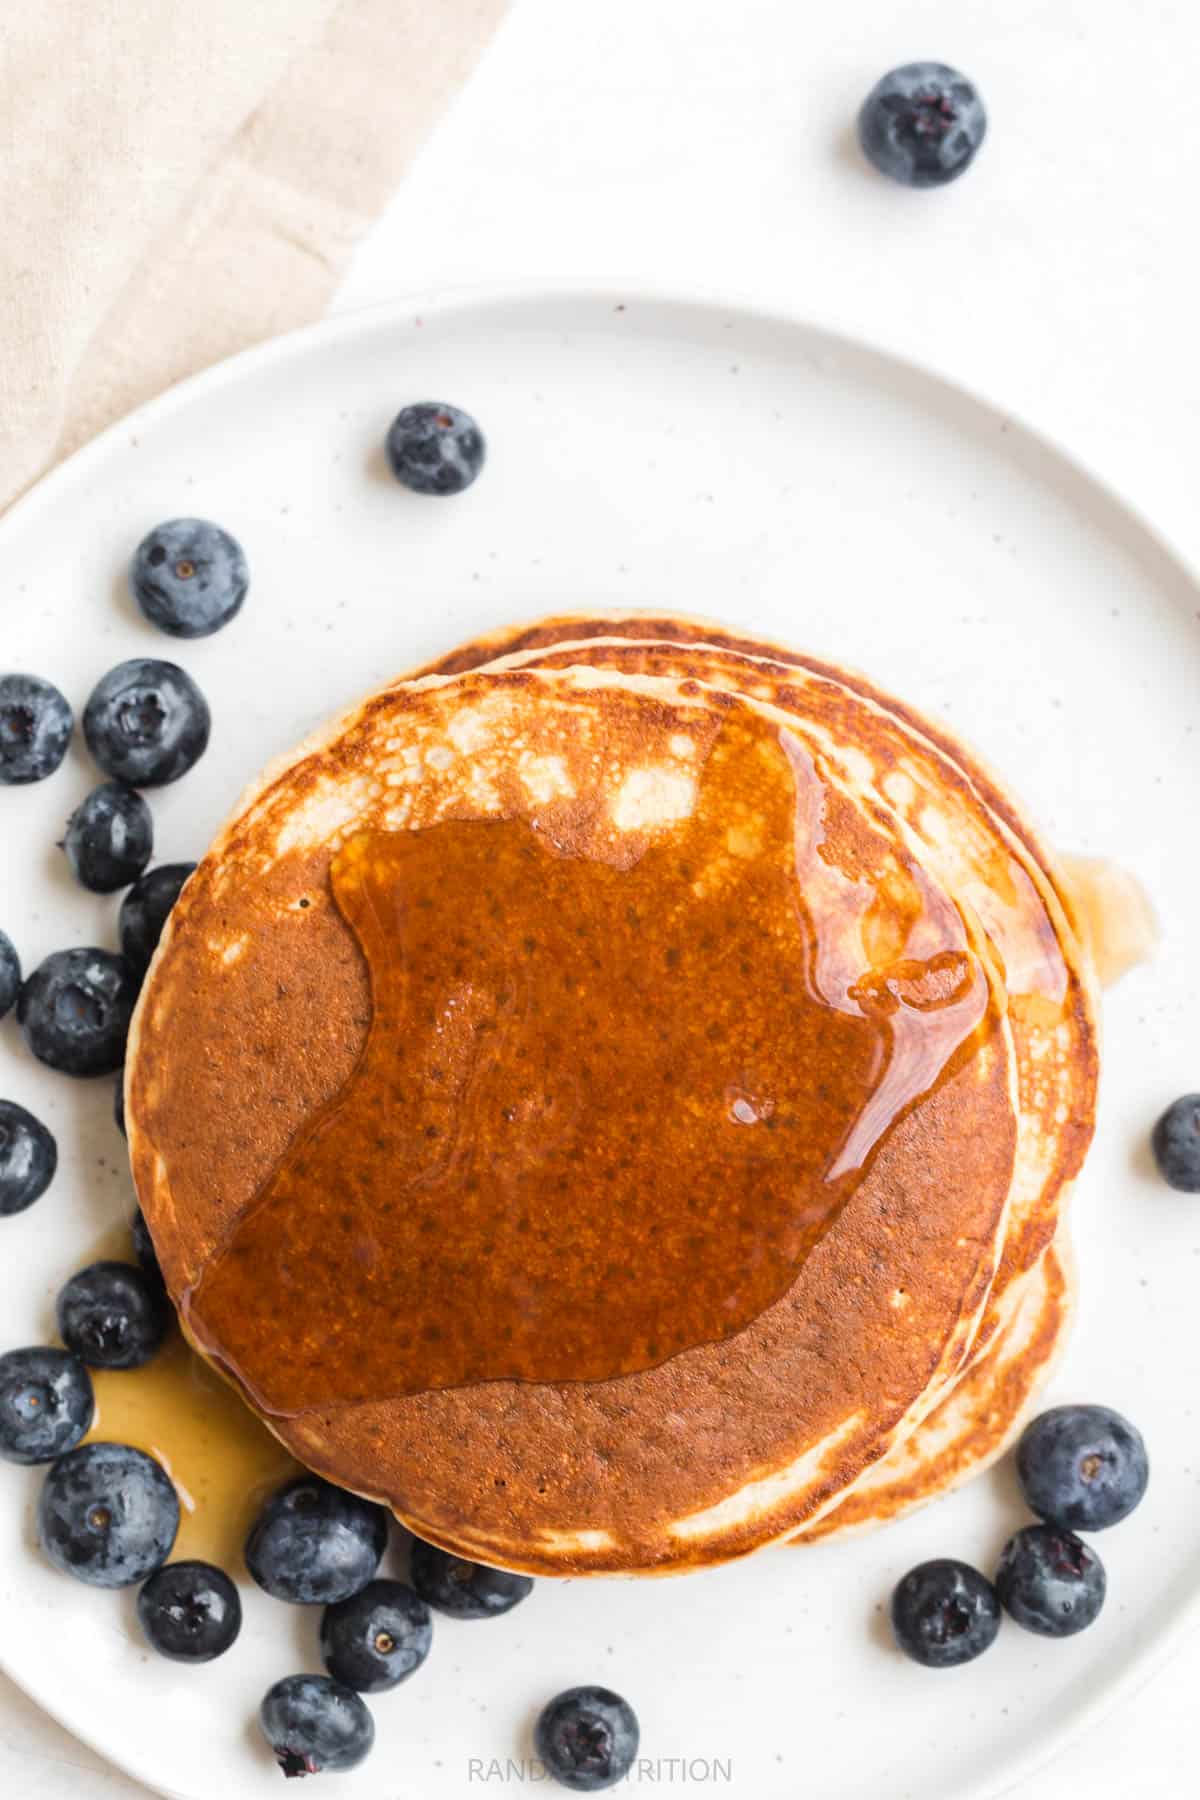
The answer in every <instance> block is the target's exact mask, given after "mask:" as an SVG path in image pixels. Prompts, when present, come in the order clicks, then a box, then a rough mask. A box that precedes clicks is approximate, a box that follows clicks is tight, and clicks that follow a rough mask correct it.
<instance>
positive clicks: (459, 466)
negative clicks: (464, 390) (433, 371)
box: [386, 400, 487, 494]
mask: <svg viewBox="0 0 1200 1800" xmlns="http://www.w3.org/2000/svg"><path fill="white" fill-rule="evenodd" d="M386 447H387V459H388V462H389V463H390V464H391V468H392V474H393V475H394V476H395V477H396V480H397V481H400V482H403V484H404V486H405V487H406V488H411V489H412V491H413V493H414V494H461V493H462V491H463V489H464V488H469V487H470V485H471V483H472V482H473V481H474V479H475V477H476V476H477V475H478V473H479V471H480V469H482V467H483V462H484V457H485V456H486V454H487V447H486V445H485V444H484V441H483V433H482V431H480V429H479V427H478V425H477V424H476V423H475V421H474V419H473V418H472V417H471V415H470V413H465V412H463V411H462V410H461V408H460V407H457V406H444V405H442V403H441V402H440V401H437V400H426V401H423V402H422V403H421V404H420V405H419V406H406V407H404V408H403V409H402V410H401V411H400V412H398V413H397V414H396V417H395V418H394V419H393V420H392V423H391V426H390V428H389V430H388V434H387V445H386Z"/></svg>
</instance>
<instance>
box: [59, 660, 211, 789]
mask: <svg viewBox="0 0 1200 1800" xmlns="http://www.w3.org/2000/svg"><path fill="white" fill-rule="evenodd" d="M211 727H212V718H211V715H210V713H209V710H208V701H207V700H206V699H205V698H204V695H203V694H202V693H201V692H200V689H199V688H198V687H197V686H196V684H195V682H194V681H193V680H192V678H191V676H190V675H188V674H186V673H185V671H184V670H183V669H181V668H178V667H177V666H176V664H175V663H169V662H155V661H152V660H151V659H150V658H148V657H138V658H136V659H135V660H134V661H133V662H123V663H118V665H117V667H116V668H115V669H110V670H109V672H108V674H107V675H105V676H104V678H103V679H102V680H101V681H99V682H97V684H96V686H95V687H94V688H93V689H92V694H91V698H90V699H89V701H88V703H87V705H86V707H85V708H84V711H83V735H84V737H85V738H86V739H87V747H88V749H89V750H90V751H91V753H92V755H93V757H94V758H95V760H96V761H97V762H98V763H99V765H100V767H101V768H102V769H103V770H104V773H105V774H106V775H111V776H112V777H113V778H114V780H117V781H127V782H128V783H129V784H130V786H131V787H162V786H163V785H164V784H165V783H166V782H168V781H178V780H179V777H180V776H181V775H186V774H187V772H188V770H189V769H190V768H191V767H192V765H193V764H194V763H196V762H198V761H199V759H200V758H201V757H202V756H203V754H204V752H205V750H206V749H207V748H208V734H209V731H210V729H211Z"/></svg>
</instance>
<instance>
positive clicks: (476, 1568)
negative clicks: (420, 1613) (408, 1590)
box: [412, 1538, 533, 1619]
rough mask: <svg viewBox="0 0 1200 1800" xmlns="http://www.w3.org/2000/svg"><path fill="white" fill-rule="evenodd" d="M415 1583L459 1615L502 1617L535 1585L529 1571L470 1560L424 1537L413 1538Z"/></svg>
mask: <svg viewBox="0 0 1200 1800" xmlns="http://www.w3.org/2000/svg"><path fill="white" fill-rule="evenodd" d="M412 1584H413V1586H414V1587H415V1588H416V1590H417V1592H418V1594H420V1596H421V1598H422V1600H427V1601H428V1602H429V1604H430V1606H436V1607H437V1609H438V1611H439V1612H444V1613H450V1614H451V1615H452V1616H453V1617H454V1618H456V1619H494V1618H498V1617H499V1615H500V1614H501V1613H506V1612H510V1611H511V1610H512V1608H513V1607H514V1606H516V1605H518V1604H519V1602H520V1601H522V1600H524V1598H525V1597H526V1595H527V1594H528V1593H529V1592H530V1591H531V1590H532V1588H533V1582H532V1581H531V1580H530V1578H529V1576H528V1575H510V1574H509V1572H508V1570H507V1569H489V1568H488V1567H487V1566H486V1565H485V1564H484V1563H474V1562H468V1561H467V1559H466V1558H465V1557H463V1556H451V1555H450V1553H449V1552H448V1551H446V1550H439V1549H438V1548H437V1546H436V1544H426V1543H425V1542H424V1541H423V1540H422V1539H421V1538H414V1539H413V1545H412Z"/></svg>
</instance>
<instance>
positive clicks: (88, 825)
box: [62, 781, 154, 894]
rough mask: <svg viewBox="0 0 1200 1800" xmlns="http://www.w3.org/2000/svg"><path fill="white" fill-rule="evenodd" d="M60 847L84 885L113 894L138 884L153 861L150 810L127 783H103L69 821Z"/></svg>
mask: <svg viewBox="0 0 1200 1800" xmlns="http://www.w3.org/2000/svg"><path fill="white" fill-rule="evenodd" d="M62 847H63V849H64V850H65V851H66V853H67V861H68V862H69V863H70V865H71V869H72V871H73V873H74V875H75V879H76V880H77V881H78V882H79V884H80V886H81V887H85V888H90V889H91V891H92V892H93V893H94V894H114V893H116V891H117V889H118V888H123V887H128V886H129V884H130V882H133V881H136V880H137V878H138V876H139V875H140V874H141V872H142V870H143V869H144V868H145V866H146V864H147V863H148V862H149V861H150V853H151V851H152V850H153V849H154V820H153V818H152V817H151V814H150V808H149V807H148V806H147V805H146V802H145V801H144V800H143V799H142V796H141V795H140V794H139V793H137V792H136V791H135V790H134V789H133V788H131V787H126V786H125V783H124V782H123V781H104V782H101V784H100V786H99V787H98V788H93V789H92V791H91V793H90V794H89V795H88V797H87V799H86V800H84V801H83V802H82V803H81V804H80V805H79V806H77V807H76V808H75V811H74V812H73V813H72V814H71V817H70V818H69V819H68V820H67V832H66V836H65V837H64V838H63V844H62Z"/></svg>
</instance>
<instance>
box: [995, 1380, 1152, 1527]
mask: <svg viewBox="0 0 1200 1800" xmlns="http://www.w3.org/2000/svg"><path fill="white" fill-rule="evenodd" d="M1017 1479H1018V1481H1019V1482H1020V1484H1021V1492H1022V1493H1023V1494H1024V1496H1025V1499H1026V1502H1027V1504H1028V1505H1029V1507H1030V1510H1031V1511H1033V1512H1035V1513H1037V1515H1038V1517H1039V1518H1042V1519H1047V1520H1049V1522H1050V1523H1051V1524H1053V1525H1061V1526H1063V1527H1064V1528H1065V1529H1066V1530H1068V1531H1103V1530H1104V1529H1105V1528H1106V1527H1107V1526H1109V1525H1116V1524H1118V1523H1119V1522H1120V1521H1121V1520H1122V1519H1124V1518H1126V1517H1127V1516H1128V1515H1129V1514H1130V1513H1131V1512H1132V1511H1133V1509H1134V1507H1135V1506H1136V1505H1137V1504H1138V1501H1139V1500H1140V1499H1141V1498H1142V1495H1143V1494H1144V1493H1145V1492H1146V1483H1147V1482H1148V1481H1149V1479H1150V1464H1149V1461H1148V1459H1147V1456H1146V1446H1145V1443H1144V1442H1143V1440H1142V1434H1141V1432H1140V1431H1139V1430H1138V1429H1137V1427H1136V1426H1134V1425H1131V1424H1130V1423H1129V1420H1128V1419H1123V1418H1122V1417H1121V1415H1120V1413H1118V1412H1113V1411H1112V1409H1111V1408H1110V1407H1107V1406H1054V1407H1051V1409H1050V1411H1049V1412H1044V1413H1042V1414H1040V1416H1039V1417H1038V1418H1036V1419H1034V1420H1033V1421H1032V1422H1031V1423H1030V1424H1029V1425H1027V1426H1026V1427H1025V1430H1024V1431H1023V1432H1022V1434H1021V1440H1020V1442H1019V1443H1018V1445H1017Z"/></svg>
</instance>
